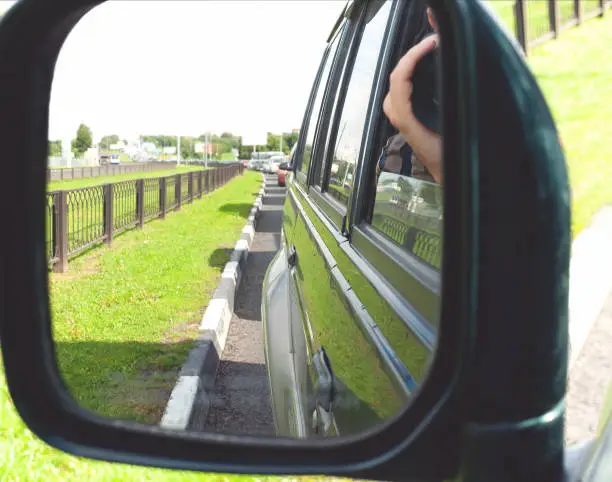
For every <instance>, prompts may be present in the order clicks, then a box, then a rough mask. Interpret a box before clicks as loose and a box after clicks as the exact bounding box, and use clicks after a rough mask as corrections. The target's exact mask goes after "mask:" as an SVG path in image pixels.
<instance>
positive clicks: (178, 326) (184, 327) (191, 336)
mask: <svg viewBox="0 0 612 482" xmlns="http://www.w3.org/2000/svg"><path fill="white" fill-rule="evenodd" d="M204 310H205V309H201V310H200V318H201V316H202V314H203V313H204ZM199 327H200V322H199V320H198V321H181V322H178V323H172V322H171V324H170V326H169V327H168V328H166V330H164V332H163V333H162V343H164V344H167V343H180V342H184V341H192V340H194V341H195V340H197V339H198V329H199Z"/></svg>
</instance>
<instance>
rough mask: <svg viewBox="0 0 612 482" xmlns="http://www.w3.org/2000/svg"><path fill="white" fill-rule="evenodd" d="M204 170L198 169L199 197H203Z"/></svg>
mask: <svg viewBox="0 0 612 482" xmlns="http://www.w3.org/2000/svg"><path fill="white" fill-rule="evenodd" d="M203 174H204V171H198V198H199V199H202V175H203Z"/></svg>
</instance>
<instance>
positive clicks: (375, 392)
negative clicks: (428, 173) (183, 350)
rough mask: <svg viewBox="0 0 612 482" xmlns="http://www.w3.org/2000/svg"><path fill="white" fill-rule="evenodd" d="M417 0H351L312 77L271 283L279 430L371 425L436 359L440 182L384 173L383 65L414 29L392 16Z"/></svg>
mask: <svg viewBox="0 0 612 482" xmlns="http://www.w3.org/2000/svg"><path fill="white" fill-rule="evenodd" d="M411 5H412V4H411V3H410V2H408V3H407V4H401V3H396V4H394V3H393V2H390V1H372V2H367V3H366V2H364V3H362V4H360V7H359V8H357V7H356V6H354V5H352V3H351V2H349V4H348V5H347V7H346V9H345V10H344V12H343V13H342V15H341V17H340V19H339V20H338V22H337V24H336V25H335V27H334V29H333V32H332V33H331V35H330V37H329V40H328V43H327V47H326V49H325V53H324V55H323V59H322V62H321V66H320V68H319V72H318V74H317V77H316V81H315V83H314V87H313V89H312V93H311V96H310V101H309V103H308V107H307V109H306V115H305V118H304V121H303V125H302V129H301V130H300V139H299V141H298V144H297V148H296V152H295V163H294V164H295V167H294V173H293V174H292V175H289V176H287V187H288V190H287V191H288V192H287V199H286V202H285V207H284V214H283V224H282V243H281V249H280V251H279V252H278V254H277V255H276V257H275V259H274V261H273V262H272V263H271V265H270V267H269V269H268V272H267V275H266V279H265V282H264V285H263V298H262V299H263V301H262V316H263V321H264V332H265V351H266V361H267V366H268V373H269V380H270V388H271V396H272V406H273V413H274V419H275V424H276V430H277V433H278V434H279V435H287V436H291V437H300V438H301V437H311V436H317V435H318V436H321V435H324V436H331V435H346V434H356V433H360V432H363V431H364V430H366V429H369V428H372V427H374V426H375V425H377V424H378V423H379V422H381V421H383V420H385V419H388V418H390V417H392V416H393V415H395V414H397V413H399V411H400V410H401V409H402V408H403V407H404V406H405V404H406V403H407V402H409V401H410V400H411V397H412V396H413V394H414V393H415V391H416V390H418V389H419V385H420V384H421V383H422V382H423V379H424V377H425V376H426V374H427V371H428V367H429V365H430V362H431V360H432V355H433V352H434V350H435V346H436V332H437V325H438V320H439V314H440V313H439V309H440V262H441V259H440V257H441V249H440V243H441V231H442V187H441V186H440V185H439V184H435V183H431V182H427V181H422V180H419V179H417V178H415V177H412V176H411V175H410V173H409V172H408V173H405V172H404V173H402V172H385V170H384V169H383V172H382V173H380V175H378V176H377V174H376V172H375V166H376V162H377V160H378V158H379V154H380V152H381V150H382V149H383V147H384V144H385V140H386V139H387V138H388V137H389V136H390V135H393V134H394V133H395V132H394V129H393V127H392V126H391V125H390V124H389V122H388V121H387V119H386V117H385V116H384V114H383V112H382V108H381V99H382V98H381V93H382V92H386V90H387V89H386V85H387V80H388V75H387V74H386V72H387V71H388V69H389V68H390V67H392V66H393V65H394V64H395V63H396V62H397V59H398V58H399V57H400V56H401V55H402V54H403V53H404V52H405V51H406V50H408V49H409V48H410V47H411V46H412V45H414V43H415V42H416V41H417V40H418V38H415V35H414V34H412V35H408V32H409V30H410V29H411V28H412V29H414V27H415V25H414V22H412V23H411V22H405V23H404V25H403V26H402V27H401V28H400V27H397V21H398V19H400V18H404V19H405V18H410V12H407V11H406V9H407V8H409V7H410V6H411ZM413 17H414V15H413ZM394 26H395V28H394ZM417 27H418V25H417ZM416 30H417V31H418V29H416Z"/></svg>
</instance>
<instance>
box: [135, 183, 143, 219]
mask: <svg viewBox="0 0 612 482" xmlns="http://www.w3.org/2000/svg"><path fill="white" fill-rule="evenodd" d="M136 219H137V221H138V225H139V226H140V227H141V228H142V227H143V226H144V179H138V180H137V181H136Z"/></svg>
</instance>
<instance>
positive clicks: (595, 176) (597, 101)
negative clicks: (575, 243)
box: [488, 0, 612, 237]
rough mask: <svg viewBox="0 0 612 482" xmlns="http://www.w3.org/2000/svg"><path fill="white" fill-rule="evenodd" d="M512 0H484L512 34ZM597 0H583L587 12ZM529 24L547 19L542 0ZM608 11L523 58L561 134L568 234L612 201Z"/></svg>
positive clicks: (568, 11) (569, 5)
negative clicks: (568, 191)
mask: <svg viewBox="0 0 612 482" xmlns="http://www.w3.org/2000/svg"><path fill="white" fill-rule="evenodd" d="M513 3H514V2H513V0H489V1H488V4H489V5H490V6H491V7H492V8H493V9H494V10H495V11H496V12H497V13H498V14H499V16H500V17H501V20H502V22H503V23H505V24H506V25H507V26H508V27H509V28H510V30H511V32H512V33H514V31H515V30H514V13H513V10H512V5H513ZM597 5H598V2H597V0H586V1H583V12H584V13H585V15H588V13H589V12H592V11H593V10H595V9H596V8H597ZM559 10H560V12H561V23H564V22H566V21H567V20H568V19H569V18H571V17H572V16H573V2H571V1H568V0H564V1H561V2H560V5H559ZM528 12H529V14H530V17H531V18H532V19H533V18H535V20H533V21H534V23H537V22H540V23H541V22H546V18H545V17H546V16H547V15H548V13H547V12H548V11H547V3H546V2H544V1H541V2H540V1H529V2H528ZM610 45H612V16H611V15H610V10H608V14H607V15H606V16H605V17H604V18H593V19H589V20H586V21H585V23H584V24H582V25H580V26H578V27H576V28H570V29H564V30H562V32H561V34H560V36H559V38H558V39H556V40H550V41H548V42H545V43H543V44H540V45H538V46H536V47H534V48H533V49H532V50H531V52H530V54H529V57H528V59H527V60H528V63H529V65H530V67H531V69H532V71H533V72H534V74H535V76H536V78H537V80H538V83H539V84H540V87H541V88H542V90H543V92H544V95H545V97H546V99H547V101H548V104H549V106H550V108H551V110H552V112H553V115H554V118H555V122H556V123H557V126H558V128H559V132H560V136H561V139H562V143H563V147H564V151H565V155H566V159H567V164H568V169H569V176H570V184H571V191H572V237H576V236H577V235H578V233H580V231H581V230H582V229H584V228H585V227H587V226H588V225H589V224H590V222H591V218H592V217H593V215H594V214H595V213H596V212H597V211H598V210H599V209H600V208H601V207H602V206H604V205H605V204H608V203H610V202H612V189H610V188H609V184H610V180H611V179H612V143H611V142H610V139H612V62H610V48H609V46H610Z"/></svg>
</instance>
